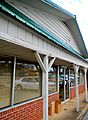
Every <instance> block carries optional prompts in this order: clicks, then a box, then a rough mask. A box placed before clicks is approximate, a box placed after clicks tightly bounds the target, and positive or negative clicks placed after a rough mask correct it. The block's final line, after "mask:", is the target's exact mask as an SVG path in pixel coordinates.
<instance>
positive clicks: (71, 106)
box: [49, 92, 88, 120]
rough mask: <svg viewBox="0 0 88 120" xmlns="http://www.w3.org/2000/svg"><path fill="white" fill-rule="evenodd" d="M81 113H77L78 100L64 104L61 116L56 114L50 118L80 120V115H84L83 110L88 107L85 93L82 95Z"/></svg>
mask: <svg viewBox="0 0 88 120" xmlns="http://www.w3.org/2000/svg"><path fill="white" fill-rule="evenodd" d="M79 101H80V104H79V105H80V109H79V110H80V111H79V112H78V113H77V112H76V108H75V106H76V98H74V99H72V100H69V101H67V102H65V103H63V104H62V110H61V112H60V113H59V114H54V115H53V116H49V120H76V119H77V120H80V119H78V118H79V115H80V114H81V113H82V111H83V109H84V108H85V107H86V106H87V104H88V103H86V102H85V92H84V93H82V94H80V97H79Z"/></svg>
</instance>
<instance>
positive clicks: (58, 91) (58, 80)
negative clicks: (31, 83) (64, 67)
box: [57, 66, 59, 93]
mask: <svg viewBox="0 0 88 120" xmlns="http://www.w3.org/2000/svg"><path fill="white" fill-rule="evenodd" d="M57 91H58V93H59V66H58V68H57Z"/></svg>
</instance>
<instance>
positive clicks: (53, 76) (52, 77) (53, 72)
mask: <svg viewBox="0 0 88 120" xmlns="http://www.w3.org/2000/svg"><path fill="white" fill-rule="evenodd" d="M48 75H49V78H48V88H49V93H53V92H56V80H57V69H56V67H51V68H50V70H49V73H48Z"/></svg>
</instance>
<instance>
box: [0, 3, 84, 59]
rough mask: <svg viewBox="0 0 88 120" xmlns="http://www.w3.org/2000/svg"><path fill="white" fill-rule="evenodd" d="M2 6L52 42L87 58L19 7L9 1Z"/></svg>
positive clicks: (1, 6)
mask: <svg viewBox="0 0 88 120" xmlns="http://www.w3.org/2000/svg"><path fill="white" fill-rule="evenodd" d="M0 8H2V10H4V11H6V12H7V13H9V14H10V15H12V16H14V17H15V18H16V19H18V20H19V21H20V22H22V23H24V24H26V25H27V26H29V27H31V28H32V29H34V30H36V31H37V32H39V33H41V34H42V35H44V36H45V37H47V38H48V39H49V40H51V41H52V42H54V43H56V44H57V45H59V46H61V47H63V48H64V49H66V50H67V51H69V52H71V53H72V54H74V55H76V56H77V57H79V58H80V59H82V60H85V59H84V58H83V57H82V56H81V55H80V54H79V53H77V52H76V51H75V50H74V49H73V48H72V47H71V46H70V45H68V44H67V43H65V42H64V41H63V40H60V39H58V38H57V37H56V36H55V35H53V34H52V33H50V32H49V31H48V30H46V29H45V28H43V27H42V26H40V25H39V24H37V23H36V22H34V21H33V20H31V19H30V18H28V17H27V16H25V15H24V14H23V13H21V12H20V11H18V10H17V9H15V8H13V7H12V6H11V5H9V4H8V3H6V2H4V1H2V2H1V3H0Z"/></svg>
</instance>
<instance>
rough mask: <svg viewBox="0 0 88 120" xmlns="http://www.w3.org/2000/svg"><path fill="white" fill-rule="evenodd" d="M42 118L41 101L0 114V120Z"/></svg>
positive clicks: (37, 119) (38, 119)
mask: <svg viewBox="0 0 88 120" xmlns="http://www.w3.org/2000/svg"><path fill="white" fill-rule="evenodd" d="M42 117H43V100H42V99H39V100H35V101H33V102H30V103H27V104H24V105H21V106H18V107H14V108H11V109H9V110H6V111H4V112H1V113H0V120H40V119H41V118H42Z"/></svg>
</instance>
